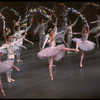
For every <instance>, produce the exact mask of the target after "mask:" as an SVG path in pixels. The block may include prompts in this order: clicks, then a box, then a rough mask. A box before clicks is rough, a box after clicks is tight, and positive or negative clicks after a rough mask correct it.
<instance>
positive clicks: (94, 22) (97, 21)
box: [90, 20, 98, 24]
mask: <svg viewBox="0 0 100 100" xmlns="http://www.w3.org/2000/svg"><path fill="white" fill-rule="evenodd" d="M97 22H98V21H97V20H96V21H93V22H90V24H94V23H97Z"/></svg>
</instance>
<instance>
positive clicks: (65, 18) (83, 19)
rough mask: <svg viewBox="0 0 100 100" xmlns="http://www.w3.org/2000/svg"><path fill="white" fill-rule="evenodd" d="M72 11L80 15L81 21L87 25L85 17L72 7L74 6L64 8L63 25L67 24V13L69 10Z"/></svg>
mask: <svg viewBox="0 0 100 100" xmlns="http://www.w3.org/2000/svg"><path fill="white" fill-rule="evenodd" d="M70 11H71V12H72V13H74V14H77V15H79V16H78V17H81V19H82V21H83V23H84V26H87V25H88V23H87V21H86V18H85V17H84V16H83V14H81V13H80V12H79V11H78V10H76V9H74V8H70V7H68V8H67V9H66V10H65V13H64V22H65V25H67V17H66V16H67V15H68V13H69V12H70Z"/></svg>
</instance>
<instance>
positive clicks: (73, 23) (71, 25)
mask: <svg viewBox="0 0 100 100" xmlns="http://www.w3.org/2000/svg"><path fill="white" fill-rule="evenodd" d="M78 19H79V17H78V18H77V19H76V20H75V21H74V23H73V24H72V25H71V27H74V26H75V24H76V23H77V21H78Z"/></svg>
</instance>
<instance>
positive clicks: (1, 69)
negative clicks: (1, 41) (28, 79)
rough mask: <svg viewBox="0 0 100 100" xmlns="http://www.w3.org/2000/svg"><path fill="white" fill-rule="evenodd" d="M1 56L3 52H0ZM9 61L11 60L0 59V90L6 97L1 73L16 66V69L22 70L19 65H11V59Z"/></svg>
mask: <svg viewBox="0 0 100 100" xmlns="http://www.w3.org/2000/svg"><path fill="white" fill-rule="evenodd" d="M0 56H3V53H2V52H0ZM7 62H9V63H6V62H5V61H4V62H1V61H0V90H1V93H2V94H3V96H4V97H5V92H4V90H3V86H2V81H1V74H2V73H5V72H7V71H8V70H10V69H11V68H14V69H15V70H16V71H20V70H19V68H18V67H15V66H11V65H10V60H7Z"/></svg>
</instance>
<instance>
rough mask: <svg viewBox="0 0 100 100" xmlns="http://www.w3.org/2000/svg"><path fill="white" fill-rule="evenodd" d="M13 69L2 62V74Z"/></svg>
mask: <svg viewBox="0 0 100 100" xmlns="http://www.w3.org/2000/svg"><path fill="white" fill-rule="evenodd" d="M11 67H12V66H11V64H8V63H4V62H0V73H3V72H6V71H8V70H9V69H11Z"/></svg>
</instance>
